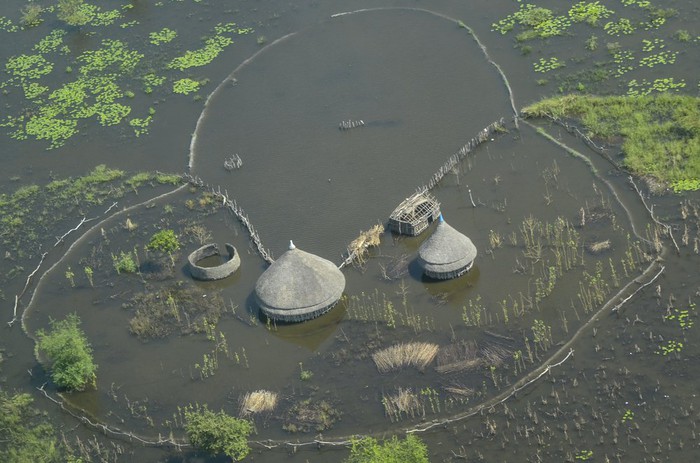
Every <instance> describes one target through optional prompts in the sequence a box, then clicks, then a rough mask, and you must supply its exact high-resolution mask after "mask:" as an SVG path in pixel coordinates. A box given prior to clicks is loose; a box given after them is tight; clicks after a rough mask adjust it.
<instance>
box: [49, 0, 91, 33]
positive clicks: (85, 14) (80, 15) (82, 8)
mask: <svg viewBox="0 0 700 463" xmlns="http://www.w3.org/2000/svg"><path fill="white" fill-rule="evenodd" d="M56 16H57V17H58V19H60V20H61V21H63V22H65V23H66V24H68V25H69V26H78V27H80V26H84V25H85V24H87V23H89V22H90V21H91V20H92V18H93V17H94V16H95V6H94V5H90V4H89V3H85V0H58V11H57V13H56Z"/></svg>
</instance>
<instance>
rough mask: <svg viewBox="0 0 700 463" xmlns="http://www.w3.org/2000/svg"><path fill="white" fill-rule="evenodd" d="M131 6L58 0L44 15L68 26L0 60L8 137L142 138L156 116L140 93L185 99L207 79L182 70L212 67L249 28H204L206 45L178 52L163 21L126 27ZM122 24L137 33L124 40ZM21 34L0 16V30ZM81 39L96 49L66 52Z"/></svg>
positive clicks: (52, 144) (56, 143)
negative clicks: (103, 134)
mask: <svg viewBox="0 0 700 463" xmlns="http://www.w3.org/2000/svg"><path fill="white" fill-rule="evenodd" d="M130 8H131V6H130V5H124V6H122V7H121V8H119V9H113V10H103V9H101V8H100V7H98V6H95V5H93V4H91V3H89V2H85V1H83V0H65V1H63V0H62V2H61V3H60V4H59V5H58V6H53V7H49V8H46V9H44V10H42V11H44V12H45V13H47V14H50V15H52V16H53V17H55V18H56V19H59V20H60V21H63V23H65V25H67V26H72V27H61V28H55V29H51V30H48V31H47V32H46V35H44V36H43V37H41V38H40V39H39V40H38V41H36V42H35V43H33V44H31V45H30V46H28V47H26V48H25V49H22V50H19V51H18V52H17V53H16V54H15V55H13V56H8V57H6V58H4V59H3V62H2V64H0V66H2V70H3V71H4V73H3V74H4V75H3V77H2V80H0V90H1V91H2V94H3V95H4V96H7V97H8V100H7V101H8V103H7V104H6V111H5V112H4V113H3V115H2V117H0V127H3V128H5V129H6V132H7V133H8V135H9V136H10V137H11V138H14V139H16V140H30V139H35V140H39V141H44V142H46V143H47V148H49V149H51V148H58V147H61V146H63V145H64V144H65V143H66V142H67V141H68V140H69V139H71V138H72V137H74V136H75V135H77V134H78V133H81V132H84V131H85V130H87V129H88V128H89V127H93V126H94V125H93V124H94V123H97V124H99V125H101V126H103V127H112V126H119V127H122V128H123V127H125V126H126V127H130V128H131V129H132V131H133V134H134V136H136V137H139V136H141V135H145V134H147V133H148V129H149V126H150V125H151V124H152V122H153V121H154V119H155V117H154V113H155V111H154V110H152V109H149V110H148V113H144V112H143V109H142V108H144V107H147V108H148V107H149V106H148V105H147V104H143V100H144V99H145V98H144V96H147V95H152V94H153V93H154V92H156V91H159V92H158V93H160V96H163V97H164V96H166V95H168V94H169V92H167V89H169V88H172V89H174V90H175V91H174V93H179V94H184V95H187V94H189V93H192V92H195V91H197V90H198V89H199V87H200V86H201V85H204V83H205V82H208V79H206V78H202V79H200V80H199V81H198V82H196V81H193V80H191V79H183V78H182V77H184V76H182V75H180V71H184V70H186V69H189V68H191V67H204V66H206V65H208V64H210V63H211V62H212V61H213V60H214V59H216V58H217V57H218V56H219V55H220V54H221V52H222V51H223V50H224V49H225V48H226V47H228V46H230V45H231V44H232V43H233V37H235V36H237V35H243V34H247V33H249V32H251V31H252V29H248V28H243V27H239V26H237V25H236V24H235V23H232V22H229V23H213V24H209V25H203V26H204V27H203V28H202V30H201V31H200V32H201V33H203V34H205V38H204V39H203V41H204V45H203V46H201V47H200V48H196V49H193V50H187V51H184V52H182V51H177V50H175V48H174V47H173V46H172V43H171V42H173V41H174V40H175V39H178V41H183V40H186V39H187V37H186V36H185V37H181V36H180V34H179V33H178V32H177V30H176V29H175V27H174V24H172V23H170V24H163V23H162V22H161V23H160V24H157V26H156V27H155V28H152V27H153V26H152V25H151V26H149V27H151V29H150V30H146V31H144V30H143V29H144V27H143V26H142V27H136V26H139V22H138V21H128V22H125V12H126V11H127V10H128V9H130ZM183 8H184V7H183ZM158 19H159V20H160V19H161V18H158ZM159 22H160V21H159ZM167 26H170V27H167ZM40 27H42V28H46V27H45V26H40ZM125 27H134V28H136V31H135V33H132V34H128V35H125V33H124V32H122V31H121V30H120V29H123V28H125ZM35 30H38V29H35ZM24 31H25V29H24V28H20V27H18V26H16V25H15V24H14V23H13V22H12V21H11V20H10V19H7V18H4V17H0V33H10V32H12V33H19V34H23V33H24ZM190 35H192V34H190ZM80 36H82V37H94V38H95V39H96V40H94V42H92V43H94V45H92V46H91V47H89V48H87V49H85V50H81V51H80V52H76V51H73V50H71V48H70V47H69V46H68V44H69V43H70V44H72V43H75V42H73V41H72V40H73V39H74V38H76V37H80ZM144 38H145V40H144ZM176 74H178V75H176ZM166 82H167V83H166ZM139 87H141V88H142V89H143V95H138V98H137V95H136V93H135V92H134V88H139ZM132 100H133V101H132ZM148 104H152V102H149V103H148ZM137 108H141V109H140V111H141V113H140V114H139V113H137V112H136V111H139V110H138V109H137Z"/></svg>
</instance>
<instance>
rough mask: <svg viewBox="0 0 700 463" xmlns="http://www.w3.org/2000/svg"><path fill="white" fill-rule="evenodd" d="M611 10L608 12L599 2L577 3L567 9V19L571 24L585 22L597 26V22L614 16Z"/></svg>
mask: <svg viewBox="0 0 700 463" xmlns="http://www.w3.org/2000/svg"><path fill="white" fill-rule="evenodd" d="M614 13H615V12H614V11H613V10H609V9H608V8H606V7H605V6H603V5H601V4H600V2H599V1H595V2H579V3H576V4H574V5H572V6H571V8H570V9H569V17H570V18H571V20H572V21H573V22H576V23H579V22H584V21H585V22H587V23H588V24H590V25H591V26H595V25H596V24H598V21H599V20H600V19H601V18H603V19H606V18H608V17H610V15H612V14H614Z"/></svg>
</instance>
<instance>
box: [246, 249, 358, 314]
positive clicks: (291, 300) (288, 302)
mask: <svg viewBox="0 0 700 463" xmlns="http://www.w3.org/2000/svg"><path fill="white" fill-rule="evenodd" d="M344 290H345V275H343V273H342V272H341V271H340V270H339V269H338V267H336V266H335V264H334V263H333V262H331V261H329V260H326V259H323V258H322V257H318V256H316V255H314V254H310V253H308V252H305V251H302V250H301V249H297V248H296V246H294V243H293V242H291V241H290V242H289V250H288V251H286V252H285V253H284V254H282V256H280V258H279V259H277V260H276V261H275V262H273V263H272V265H270V267H268V269H267V270H265V272H264V273H263V274H262V275H261V276H260V278H258V281H257V283H256V284H255V300H256V302H257V303H258V305H259V306H260V309H261V310H262V311H263V313H264V314H265V315H267V316H268V317H269V318H271V319H273V320H276V321H282V322H300V321H304V320H310V319H312V318H315V317H318V316H319V315H322V314H323V313H325V312H327V311H328V310H330V309H331V308H332V307H333V306H334V305H335V304H336V303H337V302H338V300H339V299H340V297H341V296H342V294H343V291H344Z"/></svg>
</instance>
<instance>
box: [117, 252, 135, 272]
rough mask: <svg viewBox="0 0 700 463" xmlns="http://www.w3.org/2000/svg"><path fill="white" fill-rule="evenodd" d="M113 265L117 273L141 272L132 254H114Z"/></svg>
mask: <svg viewBox="0 0 700 463" xmlns="http://www.w3.org/2000/svg"><path fill="white" fill-rule="evenodd" d="M112 263H113V264H114V270H116V271H117V273H122V272H124V273H136V272H138V270H139V266H138V265H137V264H136V260H135V259H134V256H133V255H132V254H131V252H124V251H121V252H120V253H119V255H118V256H117V255H114V254H112Z"/></svg>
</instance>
